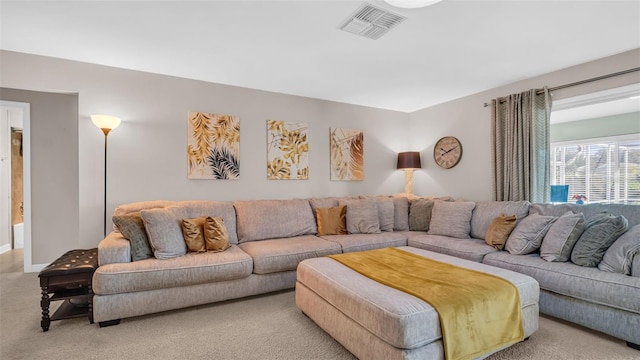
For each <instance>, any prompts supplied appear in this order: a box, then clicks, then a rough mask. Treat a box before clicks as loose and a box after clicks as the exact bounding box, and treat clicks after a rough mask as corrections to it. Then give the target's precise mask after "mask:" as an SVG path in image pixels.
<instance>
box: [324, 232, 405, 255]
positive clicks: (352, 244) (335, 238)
mask: <svg viewBox="0 0 640 360" xmlns="http://www.w3.org/2000/svg"><path fill="white" fill-rule="evenodd" d="M321 238H323V239H325V240H329V241H331V242H334V243H337V244H339V246H340V247H341V248H342V252H343V253H346V252H354V251H365V250H374V249H381V248H386V247H390V246H406V245H407V237H406V235H403V234H402V233H398V232H382V233H379V234H349V235H324V236H321Z"/></svg>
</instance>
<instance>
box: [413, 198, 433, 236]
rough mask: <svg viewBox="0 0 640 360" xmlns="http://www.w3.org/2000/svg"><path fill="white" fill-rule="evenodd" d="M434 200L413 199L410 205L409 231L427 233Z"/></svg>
mask: <svg viewBox="0 0 640 360" xmlns="http://www.w3.org/2000/svg"><path fill="white" fill-rule="evenodd" d="M433 204H434V201H433V200H426V199H413V200H411V204H410V205H409V230H411V231H427V230H429V223H430V222H431V212H432V211H433Z"/></svg>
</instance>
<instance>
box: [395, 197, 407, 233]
mask: <svg viewBox="0 0 640 360" xmlns="http://www.w3.org/2000/svg"><path fill="white" fill-rule="evenodd" d="M393 230H395V231H408V230H409V199H407V198H406V197H394V198H393Z"/></svg>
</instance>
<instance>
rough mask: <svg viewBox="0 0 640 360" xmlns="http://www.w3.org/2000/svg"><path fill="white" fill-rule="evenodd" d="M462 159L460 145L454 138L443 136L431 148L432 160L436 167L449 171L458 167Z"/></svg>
mask: <svg viewBox="0 0 640 360" xmlns="http://www.w3.org/2000/svg"><path fill="white" fill-rule="evenodd" d="M461 158H462V144H461V143H460V140H458V139H457V138H456V137H454V136H445V137H443V138H441V139H440V140H438V141H437V142H436V145H435V147H434V148H433V159H434V160H435V161H436V164H438V166H440V167H442V168H445V169H451V168H452V167H454V166H456V165H458V163H459V162H460V159H461Z"/></svg>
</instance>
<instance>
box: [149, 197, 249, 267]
mask: <svg viewBox="0 0 640 360" xmlns="http://www.w3.org/2000/svg"><path fill="white" fill-rule="evenodd" d="M140 215H141V216H142V220H143V221H144V225H145V228H146V230H147V234H148V235H149V243H150V244H151V246H152V248H153V253H154V255H155V257H156V258H158V259H170V258H173V257H177V256H181V255H184V254H186V252H187V246H186V244H185V242H184V237H183V235H182V219H192V218H198V217H203V216H211V217H215V216H220V217H222V218H223V219H224V223H225V225H226V227H227V231H228V234H229V242H230V243H231V244H237V243H238V237H237V234H236V216H235V211H234V208H233V204H231V203H228V202H220V201H181V202H179V203H177V204H176V205H173V206H169V207H166V208H156V209H148V210H142V211H140Z"/></svg>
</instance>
